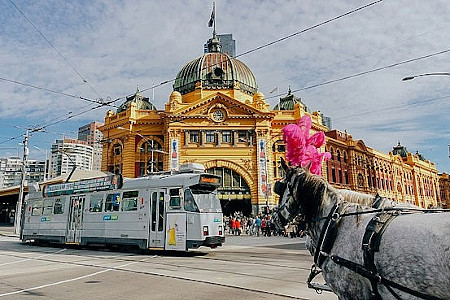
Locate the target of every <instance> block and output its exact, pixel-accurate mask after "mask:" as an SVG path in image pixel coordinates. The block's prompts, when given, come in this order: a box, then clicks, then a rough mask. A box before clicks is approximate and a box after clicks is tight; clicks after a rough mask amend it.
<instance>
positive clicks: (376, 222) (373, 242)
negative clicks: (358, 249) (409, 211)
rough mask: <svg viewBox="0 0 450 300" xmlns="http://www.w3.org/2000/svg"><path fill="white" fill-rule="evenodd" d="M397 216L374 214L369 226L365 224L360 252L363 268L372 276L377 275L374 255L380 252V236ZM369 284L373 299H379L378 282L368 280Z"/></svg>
mask: <svg viewBox="0 0 450 300" xmlns="http://www.w3.org/2000/svg"><path fill="white" fill-rule="evenodd" d="M397 216H398V213H396V212H394V213H378V214H376V215H375V216H374V217H373V218H372V220H370V222H369V224H367V227H366V232H365V233H364V237H363V240H362V250H363V257H364V267H365V268H366V269H367V270H369V271H370V272H372V273H373V274H377V273H378V271H377V267H376V266H375V259H374V254H375V252H378V251H379V250H380V242H381V236H382V235H383V233H384V231H385V230H386V227H387V226H388V225H389V223H390V222H391V221H392V220H393V219H394V218H395V217H397ZM369 279H370V284H371V285H372V293H373V295H374V298H375V299H381V296H380V294H379V293H378V283H379V281H378V280H374V278H372V279H371V278H369Z"/></svg>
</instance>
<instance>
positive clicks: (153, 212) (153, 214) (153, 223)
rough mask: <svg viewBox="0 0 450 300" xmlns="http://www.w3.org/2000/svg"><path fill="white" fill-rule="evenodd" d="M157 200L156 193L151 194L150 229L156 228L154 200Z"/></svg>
mask: <svg viewBox="0 0 450 300" xmlns="http://www.w3.org/2000/svg"><path fill="white" fill-rule="evenodd" d="M157 201H158V193H157V192H153V194H152V231H155V230H156V202H157Z"/></svg>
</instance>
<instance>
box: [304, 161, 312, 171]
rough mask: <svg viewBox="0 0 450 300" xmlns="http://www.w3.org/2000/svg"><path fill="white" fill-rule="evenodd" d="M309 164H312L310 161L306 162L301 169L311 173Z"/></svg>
mask: <svg viewBox="0 0 450 300" xmlns="http://www.w3.org/2000/svg"><path fill="white" fill-rule="evenodd" d="M311 165H312V162H308V163H307V164H306V165H305V166H304V167H303V169H305V170H306V171H308V172H310V173H311Z"/></svg>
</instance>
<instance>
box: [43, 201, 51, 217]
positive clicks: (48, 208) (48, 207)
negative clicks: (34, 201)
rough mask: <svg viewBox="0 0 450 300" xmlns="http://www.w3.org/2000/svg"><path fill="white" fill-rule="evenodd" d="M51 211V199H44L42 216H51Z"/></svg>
mask: <svg viewBox="0 0 450 300" xmlns="http://www.w3.org/2000/svg"><path fill="white" fill-rule="evenodd" d="M52 211H53V200H52V199H45V200H44V211H43V215H46V216H47V215H51V214H52Z"/></svg>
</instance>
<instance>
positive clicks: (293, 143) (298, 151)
mask: <svg viewBox="0 0 450 300" xmlns="http://www.w3.org/2000/svg"><path fill="white" fill-rule="evenodd" d="M311 124H312V122H311V117H310V116H307V115H305V116H303V117H302V118H301V119H300V120H299V121H298V123H297V124H289V125H286V126H285V127H283V139H284V142H285V144H286V160H288V161H289V162H290V163H291V165H292V166H301V167H305V166H307V165H308V164H310V171H311V173H313V174H316V175H322V161H323V160H324V159H325V160H329V159H330V158H331V155H330V153H328V152H323V153H322V152H319V150H318V148H320V147H321V146H322V145H323V143H324V142H325V134H324V133H323V132H321V131H320V132H317V133H315V134H313V135H312V136H309V131H310V129H311Z"/></svg>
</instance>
